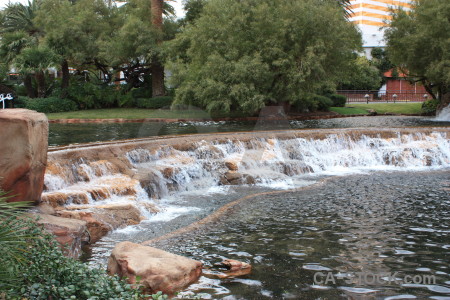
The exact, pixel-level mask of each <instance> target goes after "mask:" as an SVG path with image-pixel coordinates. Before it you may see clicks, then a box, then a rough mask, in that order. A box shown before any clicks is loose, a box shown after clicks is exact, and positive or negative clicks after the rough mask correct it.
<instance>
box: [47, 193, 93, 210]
mask: <svg viewBox="0 0 450 300" xmlns="http://www.w3.org/2000/svg"><path fill="white" fill-rule="evenodd" d="M42 202H44V203H47V204H49V205H51V206H52V207H55V208H56V207H60V206H64V205H66V204H70V203H73V204H88V203H89V197H88V195H87V194H86V193H85V192H83V191H67V192H48V193H43V194H42Z"/></svg>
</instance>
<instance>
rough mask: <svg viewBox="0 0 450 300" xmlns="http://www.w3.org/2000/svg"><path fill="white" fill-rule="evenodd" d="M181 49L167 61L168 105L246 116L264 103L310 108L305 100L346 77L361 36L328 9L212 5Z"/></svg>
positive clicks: (316, 5) (310, 4)
mask: <svg viewBox="0 0 450 300" xmlns="http://www.w3.org/2000/svg"><path fill="white" fill-rule="evenodd" d="M323 20H327V22H323ZM180 44H183V45H187V47H188V49H187V51H186V52H185V53H186V54H184V53H183V52H181V54H180V55H178V54H177V53H172V56H171V61H172V64H171V67H170V69H171V70H172V71H173V73H174V75H173V79H174V84H175V85H176V86H178V90H177V94H176V98H175V103H174V104H182V103H184V104H191V105H195V106H198V107H202V108H206V109H207V110H208V111H210V112H211V111H229V110H231V109H239V110H243V111H245V112H249V113H252V112H255V111H257V110H259V109H260V108H262V107H263V106H264V105H266V104H269V103H286V102H288V103H291V104H294V105H297V104H298V105H297V106H298V107H303V108H308V106H311V105H312V106H314V105H315V104H317V103H315V100H314V99H313V96H312V95H314V94H319V92H320V91H321V90H323V89H324V88H330V87H331V88H332V87H334V86H335V83H336V82H337V79H338V78H340V77H342V76H344V75H345V73H346V70H348V64H347V62H348V60H349V58H350V57H351V55H352V51H354V50H357V49H359V45H360V36H359V34H358V32H357V31H356V29H355V27H354V25H353V24H352V23H350V22H347V21H346V20H345V18H344V17H343V14H342V10H341V9H340V8H339V7H337V5H336V4H335V3H331V2H329V1H324V2H317V1H313V0H305V1H293V0H291V1H286V0H276V1H273V0H262V1H261V0H258V1H257V0H248V1H234V0H211V1H207V2H206V5H205V6H204V8H203V12H202V14H201V16H200V17H199V18H198V19H197V20H196V22H195V23H194V24H191V25H188V26H186V28H185V30H184V31H183V33H181V34H180V35H179V36H177V38H176V39H175V41H174V42H173V45H174V47H175V48H176V47H177V46H178V45H180ZM183 55H185V57H183Z"/></svg>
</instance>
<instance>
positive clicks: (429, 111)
mask: <svg viewBox="0 0 450 300" xmlns="http://www.w3.org/2000/svg"><path fill="white" fill-rule="evenodd" d="M438 106H439V100H436V99H431V100H428V101H425V102H423V103H422V114H424V115H428V116H429V115H434V114H435V113H436V110H437V108H438Z"/></svg>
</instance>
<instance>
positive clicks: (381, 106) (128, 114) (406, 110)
mask: <svg viewBox="0 0 450 300" xmlns="http://www.w3.org/2000/svg"><path fill="white" fill-rule="evenodd" d="M421 106H422V103H369V104H359V103H351V104H348V107H331V108H330V110H331V111H334V112H337V113H339V114H341V115H364V114H367V109H374V110H375V111H376V112H378V113H379V114H384V113H386V112H389V113H396V114H420V111H421ZM47 117H48V118H49V119H50V120H56V119H118V118H122V119H146V118H150V119H156V118H162V119H209V118H224V117H245V115H244V114H243V113H242V112H230V113H214V114H209V113H207V112H205V111H202V110H164V109H143V108H109V109H90V110H77V111H69V112H63V113H51V114H47Z"/></svg>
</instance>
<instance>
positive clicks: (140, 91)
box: [131, 87, 152, 99]
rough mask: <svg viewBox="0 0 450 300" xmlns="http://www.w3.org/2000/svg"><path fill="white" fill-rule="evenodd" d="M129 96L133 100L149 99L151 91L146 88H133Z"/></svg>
mask: <svg viewBox="0 0 450 300" xmlns="http://www.w3.org/2000/svg"><path fill="white" fill-rule="evenodd" d="M131 94H132V95H133V98H134V99H139V98H151V97H152V89H151V88H148V87H139V88H133V89H132V90H131Z"/></svg>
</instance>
